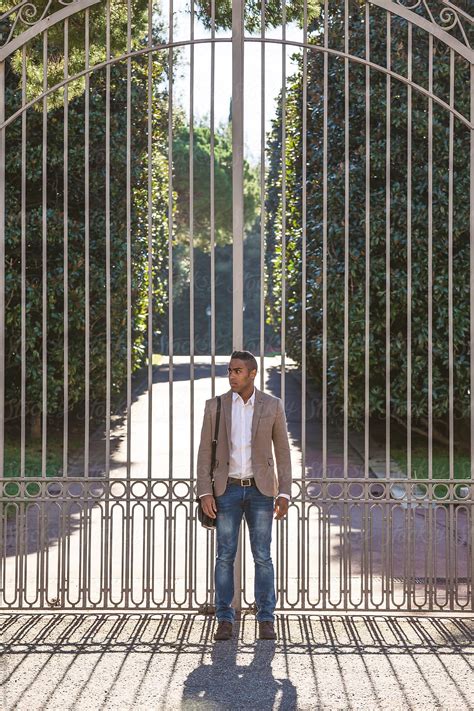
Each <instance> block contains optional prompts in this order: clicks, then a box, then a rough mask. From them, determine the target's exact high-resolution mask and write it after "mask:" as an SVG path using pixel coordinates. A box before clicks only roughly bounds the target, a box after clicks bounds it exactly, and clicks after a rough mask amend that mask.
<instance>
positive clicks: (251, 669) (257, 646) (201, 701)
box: [181, 621, 297, 711]
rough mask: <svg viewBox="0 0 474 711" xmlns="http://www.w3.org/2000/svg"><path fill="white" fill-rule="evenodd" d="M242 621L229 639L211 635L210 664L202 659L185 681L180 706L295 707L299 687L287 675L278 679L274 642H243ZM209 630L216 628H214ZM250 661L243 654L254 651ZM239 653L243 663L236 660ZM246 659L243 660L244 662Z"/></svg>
mask: <svg viewBox="0 0 474 711" xmlns="http://www.w3.org/2000/svg"><path fill="white" fill-rule="evenodd" d="M240 626H241V623H240V622H238V621H236V622H235V624H234V636H233V637H232V639H231V640H229V641H228V642H214V641H213V639H212V636H209V647H210V648H211V664H206V663H203V664H201V666H199V667H197V668H196V669H194V671H192V672H191V674H189V676H188V677H187V679H186V681H185V682H184V688H183V701H182V705H181V708H182V709H186V711H190V710H191V709H193V710H194V709H203V711H204V710H205V711H218V710H219V711H223V710H226V709H228V710H229V711H230V710H231V709H232V710H235V709H260V710H261V711H264V710H265V709H282V710H283V709H286V710H287V711H290V709H293V710H294V709H296V708H297V703H296V689H295V687H294V686H293V684H292V683H291V682H290V681H289V680H288V679H275V677H274V676H273V672H272V667H271V664H272V660H273V657H274V656H275V651H276V645H275V642H272V641H268V640H256V641H255V643H254V644H253V645H252V646H250V645H245V644H242V640H240V639H239V637H240ZM210 631H213V630H212V629H211V630H210ZM252 650H253V657H252V659H251V661H250V663H249V664H247V663H246V660H245V659H244V660H242V656H244V657H245V656H248V657H250V655H251V654H252ZM237 654H240V655H241V660H240V661H241V663H240V664H237ZM242 661H243V663H242Z"/></svg>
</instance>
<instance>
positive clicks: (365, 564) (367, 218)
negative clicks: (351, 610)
mask: <svg viewBox="0 0 474 711" xmlns="http://www.w3.org/2000/svg"><path fill="white" fill-rule="evenodd" d="M365 58H366V60H367V62H370V6H369V3H368V2H366V3H365ZM370 111H371V105H370V67H369V65H368V64H366V65H365V331H364V361H365V364H364V381H365V393H364V478H365V479H366V480H367V479H368V478H369V457H370V445H369V417H370V389H369V379H370V372H369V369H370V170H371V163H370ZM365 491H366V497H367V498H368V496H369V489H368V487H367V484H366V485H365ZM368 513H369V504H368V501H367V499H366V502H365V504H364V524H363V530H364V534H366V532H367V531H368ZM368 547H369V542H368V539H367V536H366V535H364V561H363V571H364V573H363V579H364V603H365V605H366V607H367V606H368V604H369V598H368V592H369V561H368Z"/></svg>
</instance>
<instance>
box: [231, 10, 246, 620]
mask: <svg viewBox="0 0 474 711" xmlns="http://www.w3.org/2000/svg"><path fill="white" fill-rule="evenodd" d="M243 168H244V4H243V3H241V2H233V3H232V287H233V288H232V347H233V348H234V349H236V350H241V349H242V348H243V323H242V321H243V308H244V290H243V287H244V278H243V275H244V171H243ZM241 571H242V529H241V530H240V535H239V544H238V548H237V554H236V556H235V564H234V599H233V606H234V608H235V610H236V611H240V610H241V608H242V590H241V588H242V584H241Z"/></svg>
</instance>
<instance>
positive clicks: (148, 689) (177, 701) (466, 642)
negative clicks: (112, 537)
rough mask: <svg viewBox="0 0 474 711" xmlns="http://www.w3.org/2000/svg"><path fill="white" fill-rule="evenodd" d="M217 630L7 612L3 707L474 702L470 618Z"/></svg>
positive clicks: (296, 619) (192, 619)
mask: <svg viewBox="0 0 474 711" xmlns="http://www.w3.org/2000/svg"><path fill="white" fill-rule="evenodd" d="M214 628H215V621H214V620H213V619H209V618H203V617H202V616H197V615H186V614H158V613H153V614H151V613H150V614H149V613H146V614H135V613H133V614H128V613H122V614H92V613H84V614H65V613H56V614H54V613H52V614H45V615H31V614H12V615H4V616H3V619H2V627H1V637H0V639H1V640H2V642H3V644H2V647H3V650H2V651H3V674H4V704H3V708H5V709H23V708H25V709H26V708H29V709H34V708H48V709H53V708H59V707H60V706H61V707H62V708H75V709H76V708H92V707H93V708H132V709H133V708H147V709H148V708H153V709H155V708H163V709H186V711H189V709H205V710H206V711H208V710H211V711H217V709H226V710H227V709H229V710H230V709H262V710H263V709H310V708H361V707H362V705H363V704H364V703H368V702H370V703H372V706H369V708H388V707H389V706H388V705H387V706H386V705H385V702H387V703H388V702H390V703H392V702H396V703H398V704H402V705H403V707H405V708H418V707H419V706H418V705H416V704H414V703H413V701H414V699H415V698H416V699H417V700H418V701H421V702H422V703H430V708H455V707H456V705H457V708H459V707H462V708H472V706H471V703H472V698H473V696H472V692H473V691H474V690H473V688H472V658H473V657H474V637H473V632H474V619H471V618H462V619H461V618H458V619H456V618H454V617H444V618H441V617H438V618H432V617H431V618H428V617H419V616H418V617H407V616H404V617H396V616H372V617H370V616H363V615H360V616H357V615H350V616H349V615H347V616H344V615H334V616H323V615H288V616H282V617H279V619H278V633H279V639H278V641H277V642H264V641H260V640H257V639H256V622H255V618H254V617H253V616H243V618H242V620H241V621H239V622H238V623H236V625H235V628H234V629H235V633H234V638H233V639H232V640H230V641H228V642H220V643H214V642H213V638H212V635H213V632H214ZM453 665H455V666H453ZM403 670H405V671H403ZM354 675H355V676H354ZM443 694H446V696H445V697H444V696H443ZM448 695H449V697H448ZM448 698H449V704H451V705H449V704H448V703H447V700H448ZM331 699H332V701H331ZM445 702H446V703H445ZM460 704H461V706H460ZM420 707H421V706H420Z"/></svg>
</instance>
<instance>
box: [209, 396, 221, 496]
mask: <svg viewBox="0 0 474 711" xmlns="http://www.w3.org/2000/svg"><path fill="white" fill-rule="evenodd" d="M220 417H221V396H220V395H218V396H217V411H216V429H215V432H214V439H213V440H212V453H211V484H212V495H213V496H214V469H215V466H216V450H217V438H218V436H219V420H220Z"/></svg>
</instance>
